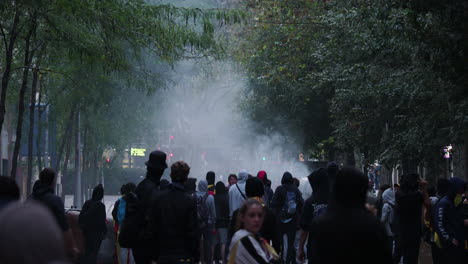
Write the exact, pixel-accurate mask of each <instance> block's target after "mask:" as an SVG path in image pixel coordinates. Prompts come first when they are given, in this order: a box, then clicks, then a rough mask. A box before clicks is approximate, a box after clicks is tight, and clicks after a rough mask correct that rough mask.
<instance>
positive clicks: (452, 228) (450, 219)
mask: <svg viewBox="0 0 468 264" xmlns="http://www.w3.org/2000/svg"><path fill="white" fill-rule="evenodd" d="M464 184H465V183H464V181H463V180H462V179H460V178H458V177H452V178H451V179H450V181H449V192H448V194H447V195H446V196H444V197H443V198H442V199H441V200H440V201H439V202H438V203H437V205H436V208H435V214H434V228H435V231H436V234H437V238H438V241H437V239H436V243H437V244H438V246H442V249H441V251H440V253H441V259H442V260H443V261H444V262H446V263H453V264H457V263H463V250H464V244H463V243H464V241H465V238H464V225H463V220H464V219H463V212H462V194H463V191H464Z"/></svg>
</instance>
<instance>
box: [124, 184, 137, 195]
mask: <svg viewBox="0 0 468 264" xmlns="http://www.w3.org/2000/svg"><path fill="white" fill-rule="evenodd" d="M125 187H126V189H127V193H131V192H134V191H135V190H136V185H135V184H134V183H133V182H129V183H127V184H125Z"/></svg>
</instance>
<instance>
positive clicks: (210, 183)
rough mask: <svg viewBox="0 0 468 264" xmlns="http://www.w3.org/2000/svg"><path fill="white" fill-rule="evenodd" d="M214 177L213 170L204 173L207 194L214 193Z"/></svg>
mask: <svg viewBox="0 0 468 264" xmlns="http://www.w3.org/2000/svg"><path fill="white" fill-rule="evenodd" d="M215 179H216V174H215V173H214V172H213V171H209V172H207V173H206V182H208V194H210V195H214V194H215Z"/></svg>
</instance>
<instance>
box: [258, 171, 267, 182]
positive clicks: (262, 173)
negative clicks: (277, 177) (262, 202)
mask: <svg viewBox="0 0 468 264" xmlns="http://www.w3.org/2000/svg"><path fill="white" fill-rule="evenodd" d="M257 178H259V179H260V180H262V182H265V181H266V180H268V176H267V173H266V171H259V172H258V173H257Z"/></svg>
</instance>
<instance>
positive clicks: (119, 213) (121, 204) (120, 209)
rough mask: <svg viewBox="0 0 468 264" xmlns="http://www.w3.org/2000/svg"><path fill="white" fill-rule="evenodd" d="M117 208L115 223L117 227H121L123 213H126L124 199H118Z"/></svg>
mask: <svg viewBox="0 0 468 264" xmlns="http://www.w3.org/2000/svg"><path fill="white" fill-rule="evenodd" d="M119 200H120V201H119V207H118V208H117V222H118V223H119V225H122V222H123V220H124V218H125V213H126V211H127V201H125V199H123V198H120V199H119Z"/></svg>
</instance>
